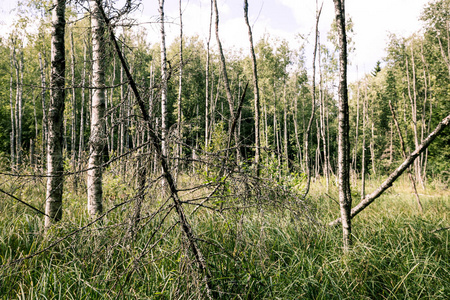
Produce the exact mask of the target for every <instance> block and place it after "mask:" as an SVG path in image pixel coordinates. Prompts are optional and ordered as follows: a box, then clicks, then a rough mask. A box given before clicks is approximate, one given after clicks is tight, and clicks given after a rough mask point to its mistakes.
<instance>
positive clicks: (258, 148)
mask: <svg viewBox="0 0 450 300" xmlns="http://www.w3.org/2000/svg"><path fill="white" fill-rule="evenodd" d="M244 18H245V24H247V28H248V40H249V43H250V55H251V58H252V71H253V94H254V96H255V103H254V110H255V165H256V176H259V173H260V167H259V160H260V156H261V154H260V151H261V141H260V138H261V133H260V132H259V127H260V125H259V123H260V116H259V115H260V109H259V106H260V104H259V85H258V68H257V65H256V56H255V49H254V48H253V35H252V28H251V26H250V23H249V21H248V1H247V0H244Z"/></svg>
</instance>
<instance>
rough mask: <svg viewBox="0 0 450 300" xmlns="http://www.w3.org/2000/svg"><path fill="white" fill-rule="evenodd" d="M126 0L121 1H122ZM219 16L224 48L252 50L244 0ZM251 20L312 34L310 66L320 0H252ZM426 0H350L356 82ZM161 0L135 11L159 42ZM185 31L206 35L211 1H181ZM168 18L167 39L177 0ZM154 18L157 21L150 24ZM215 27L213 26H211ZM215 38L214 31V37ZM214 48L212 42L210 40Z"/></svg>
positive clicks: (286, 32) (413, 24)
mask: <svg viewBox="0 0 450 300" xmlns="http://www.w3.org/2000/svg"><path fill="white" fill-rule="evenodd" d="M120 1H123V0H120ZM218 1H219V2H218V9H219V15H220V28H219V31H220V33H219V34H220V37H221V41H222V43H223V45H224V47H225V48H227V49H235V50H236V51H237V50H239V49H242V50H243V51H244V53H248V47H249V42H248V35H247V27H246V25H245V23H244V18H243V5H242V3H243V1H242V0H218ZM248 2H249V21H250V24H251V25H252V30H253V35H254V41H255V42H256V41H258V40H259V39H260V38H261V37H262V36H263V35H264V34H270V36H271V37H272V38H280V39H286V40H287V41H289V44H290V46H291V47H292V48H296V47H299V45H300V43H304V42H305V41H304V40H302V39H301V38H299V34H300V35H301V36H303V37H309V38H307V40H308V41H309V43H307V47H306V50H305V51H306V52H305V55H306V57H307V64H308V65H312V62H311V60H312V59H311V57H312V46H311V42H312V41H313V38H314V36H313V33H314V25H315V14H316V1H315V0H248ZM317 2H318V3H319V5H320V4H321V3H322V2H323V10H322V15H321V18H320V25H319V30H320V35H321V41H322V43H325V42H326V36H327V32H328V31H329V29H330V27H331V23H332V22H333V21H334V5H333V1H332V0H323V1H322V0H317ZM426 3H428V0H376V1H367V0H366V1H363V0H346V1H345V8H346V14H347V16H350V17H351V18H352V20H353V23H354V33H355V35H354V37H353V40H354V42H355V48H356V50H355V53H353V55H352V57H351V62H352V63H351V66H350V67H349V80H350V81H354V80H356V79H357V78H359V77H362V75H363V74H364V73H367V72H370V71H371V70H372V69H373V68H374V67H375V65H376V62H377V61H378V60H382V58H383V57H384V56H385V52H384V49H385V47H386V44H387V41H388V35H389V33H395V34H397V35H400V36H405V37H406V36H409V35H411V34H412V33H414V32H416V31H418V30H419V29H420V28H421V22H420V21H419V16H420V13H421V11H422V9H423V7H424V5H425V4H426ZM14 7H15V1H11V0H0V34H4V33H5V32H8V30H9V28H10V27H9V24H10V23H11V20H12V17H13V16H14V12H12V13H11V12H10V11H11V10H12V9H13V8H14ZM157 9H158V0H146V1H142V5H141V6H140V8H139V10H138V11H137V12H135V13H134V15H135V17H136V18H137V19H138V21H139V22H142V24H143V26H145V27H146V29H147V33H148V38H149V42H150V43H151V44H154V43H158V42H159V39H160V37H159V35H160V33H159V25H157V24H156V23H157V20H158V11H157ZM182 11H183V31H184V34H185V35H189V36H192V35H198V36H199V37H200V38H201V39H203V40H206V38H207V36H208V28H209V14H210V0H182ZM165 14H166V18H167V21H168V23H167V25H166V32H167V39H166V43H168V44H169V43H170V42H171V41H173V39H175V37H177V36H178V35H179V9H178V0H166V4H165ZM152 22H153V23H152ZM213 30H214V29H213ZM212 41H214V31H213V38H212ZM212 46H213V47H214V44H212Z"/></svg>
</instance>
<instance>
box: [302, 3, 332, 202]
mask: <svg viewBox="0 0 450 300" xmlns="http://www.w3.org/2000/svg"><path fill="white" fill-rule="evenodd" d="M333 1H334V0H333ZM322 5H323V3H322ZM316 6H317V3H316ZM322 7H323V6H321V7H320V9H318V10H317V11H316V28H315V38H314V52H313V66H312V67H313V68H312V69H313V75H312V88H311V94H312V101H311V116H310V118H309V122H308V126H307V127H306V131H305V137H304V140H305V155H304V156H303V157H304V158H305V166H306V187H305V192H304V194H303V198H306V196H307V195H308V193H309V187H310V184H311V164H310V158H309V134H310V131H311V127H312V125H313V122H314V115H315V113H316V57H317V48H318V41H319V20H320V14H321V13H322Z"/></svg>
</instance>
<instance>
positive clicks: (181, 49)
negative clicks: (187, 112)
mask: <svg viewBox="0 0 450 300" xmlns="http://www.w3.org/2000/svg"><path fill="white" fill-rule="evenodd" d="M179 11H180V74H179V77H178V101H177V110H178V111H177V139H178V141H177V155H176V157H177V165H176V174H175V179H177V177H178V173H179V171H180V158H181V154H182V153H181V152H182V147H181V141H182V136H181V134H182V131H181V93H182V91H183V90H182V88H183V13H182V10H181V0H180V1H179Z"/></svg>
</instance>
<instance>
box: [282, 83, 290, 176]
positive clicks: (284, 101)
mask: <svg viewBox="0 0 450 300" xmlns="http://www.w3.org/2000/svg"><path fill="white" fill-rule="evenodd" d="M283 119H284V120H283V121H284V131H283V133H284V143H283V145H284V161H285V163H286V165H285V172H286V175H287V174H288V173H289V153H288V146H289V134H288V125H287V124H288V121H287V119H288V114H287V100H286V79H284V90H283Z"/></svg>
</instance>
